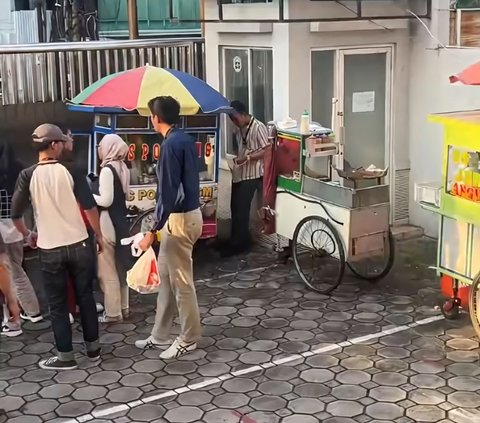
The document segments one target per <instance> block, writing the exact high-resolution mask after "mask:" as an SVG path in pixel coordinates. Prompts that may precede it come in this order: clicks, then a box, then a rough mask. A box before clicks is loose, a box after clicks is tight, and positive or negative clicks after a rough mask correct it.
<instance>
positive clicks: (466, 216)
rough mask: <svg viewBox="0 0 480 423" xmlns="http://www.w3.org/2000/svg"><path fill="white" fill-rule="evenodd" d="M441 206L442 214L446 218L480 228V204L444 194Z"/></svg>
mask: <svg viewBox="0 0 480 423" xmlns="http://www.w3.org/2000/svg"><path fill="white" fill-rule="evenodd" d="M440 204H441V206H442V207H441V214H443V215H444V216H448V217H450V218H452V219H455V220H463V221H465V222H467V223H472V224H474V225H477V226H480V203H474V202H473V201H469V200H466V199H464V198H460V197H455V196H453V195H450V194H447V193H446V192H442V194H441V197H440Z"/></svg>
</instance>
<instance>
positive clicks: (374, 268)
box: [347, 231, 395, 282]
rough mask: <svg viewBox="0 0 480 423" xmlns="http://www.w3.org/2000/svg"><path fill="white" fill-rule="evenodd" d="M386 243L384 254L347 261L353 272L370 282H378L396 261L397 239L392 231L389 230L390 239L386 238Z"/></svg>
mask: <svg viewBox="0 0 480 423" xmlns="http://www.w3.org/2000/svg"><path fill="white" fill-rule="evenodd" d="M384 244H385V246H384V249H383V255H381V256H380V255H379V256H374V257H369V258H365V259H363V260H359V261H356V262H354V263H347V266H348V267H349V269H350V270H351V271H352V273H353V274H354V275H355V276H357V277H358V278H360V279H363V280H366V281H369V282H377V281H379V280H380V279H382V278H384V277H385V276H387V275H388V273H389V272H390V270H392V267H393V263H394V261H395V239H394V238H393V235H392V232H391V231H389V232H388V239H386V238H385V239H384Z"/></svg>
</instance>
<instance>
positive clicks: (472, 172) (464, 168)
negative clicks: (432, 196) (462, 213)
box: [447, 147, 480, 202]
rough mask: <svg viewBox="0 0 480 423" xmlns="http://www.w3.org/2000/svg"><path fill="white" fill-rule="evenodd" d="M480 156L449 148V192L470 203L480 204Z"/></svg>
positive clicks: (474, 152) (475, 153) (473, 152)
mask: <svg viewBox="0 0 480 423" xmlns="http://www.w3.org/2000/svg"><path fill="white" fill-rule="evenodd" d="M478 166H479V156H478V153H477V152H476V151H467V150H464V149H459V148H454V147H450V148H449V163H448V179H449V184H448V187H447V192H448V193H449V194H450V195H453V196H456V197H460V198H464V199H465V200H468V201H473V202H480V172H479V168H478Z"/></svg>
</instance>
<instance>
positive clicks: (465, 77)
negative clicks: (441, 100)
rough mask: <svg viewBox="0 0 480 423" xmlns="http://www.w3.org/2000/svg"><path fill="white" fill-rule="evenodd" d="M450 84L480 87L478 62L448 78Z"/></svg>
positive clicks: (479, 64) (479, 65)
mask: <svg viewBox="0 0 480 423" xmlns="http://www.w3.org/2000/svg"><path fill="white" fill-rule="evenodd" d="M450 82H451V83H452V84H454V83H455V82H461V83H462V84H464V85H480V62H478V63H475V64H474V65H472V66H469V67H468V68H466V69H465V70H463V71H462V72H460V73H459V74H457V75H452V76H451V77H450Z"/></svg>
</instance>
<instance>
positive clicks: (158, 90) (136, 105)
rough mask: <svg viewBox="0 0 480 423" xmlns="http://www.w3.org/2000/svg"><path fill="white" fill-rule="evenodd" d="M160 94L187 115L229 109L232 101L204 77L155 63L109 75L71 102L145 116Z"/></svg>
mask: <svg viewBox="0 0 480 423" xmlns="http://www.w3.org/2000/svg"><path fill="white" fill-rule="evenodd" d="M158 96H172V97H174V98H176V99H177V100H178V102H179V103H180V113H181V114H182V115H184V116H186V115H194V114H197V113H199V112H202V113H215V112H221V111H228V110H229V102H228V100H227V99H226V98H225V97H224V96H223V95H222V94H220V93H219V92H218V91H216V90H215V89H213V88H212V87H211V86H210V85H208V84H207V83H205V82H204V81H202V80H201V79H198V78H196V77H194V76H192V75H189V74H188V73H185V72H180V71H177V70H173V69H162V68H157V67H155V66H143V67H141V68H136V69H132V70H127V71H124V72H119V73H114V74H112V75H108V76H105V77H104V78H102V79H100V80H98V81H97V82H95V83H94V84H92V85H90V86H89V87H88V88H86V89H85V90H83V91H82V92H81V93H80V94H78V95H77V96H76V97H75V98H74V99H73V100H72V101H71V103H73V104H79V105H80V104H81V105H87V106H95V107H112V108H121V109H125V110H129V111H131V110H137V111H138V113H140V114H141V115H144V116H148V115H149V114H150V110H149V109H148V102H149V101H150V100H151V99H152V98H155V97H158Z"/></svg>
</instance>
